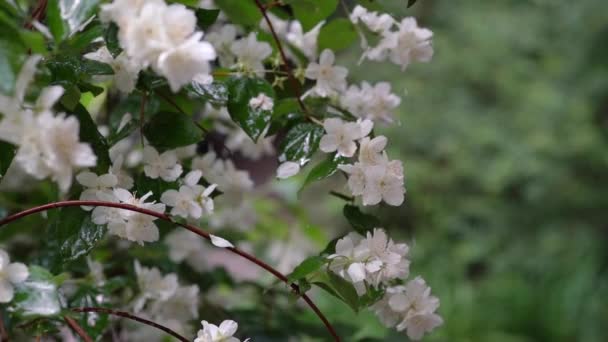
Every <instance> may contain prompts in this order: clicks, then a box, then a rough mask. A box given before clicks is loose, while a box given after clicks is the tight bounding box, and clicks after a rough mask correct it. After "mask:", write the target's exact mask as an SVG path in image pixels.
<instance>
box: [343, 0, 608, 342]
mask: <svg viewBox="0 0 608 342" xmlns="http://www.w3.org/2000/svg"><path fill="white" fill-rule="evenodd" d="M379 3H380V4H381V5H383V6H384V7H385V8H386V9H387V11H388V12H389V13H392V14H393V15H394V16H395V17H399V18H400V17H404V16H408V15H414V16H416V17H417V18H418V20H419V23H420V24H421V26H424V27H428V28H431V29H432V30H433V31H434V33H435V37H434V46H435V53H436V54H435V57H434V59H433V61H432V62H431V63H430V64H415V65H412V66H411V67H410V68H409V69H408V70H407V71H406V72H404V73H400V72H399V71H398V68H397V67H392V66H388V65H383V64H373V63H370V62H365V63H364V64H363V65H361V66H360V67H358V68H356V67H355V68H354V69H353V71H352V73H351V75H352V76H353V77H354V78H355V79H356V80H359V81H362V80H373V81H382V80H389V81H390V82H391V83H392V84H393V87H394V91H395V92H396V93H398V94H399V95H402V96H403V95H404V94H405V93H406V92H407V96H404V99H403V102H402V105H401V107H400V112H399V118H400V121H401V126H399V127H394V126H393V127H391V128H380V131H384V132H387V130H388V132H389V133H387V135H388V136H389V138H390V144H389V145H390V147H391V149H392V150H391V152H389V153H391V156H392V157H393V158H399V159H402V160H403V161H404V163H405V169H406V187H407V196H406V203H405V205H404V207H402V208H397V209H394V208H388V207H387V208H380V209H378V214H379V215H380V216H381V217H382V218H383V221H384V222H390V224H389V225H388V227H387V228H389V229H391V230H392V234H393V235H398V234H402V238H405V239H409V241H411V243H412V245H413V248H412V252H413V256H412V258H413V263H412V267H413V269H412V274H421V275H423V277H424V278H426V279H427V280H428V282H429V283H430V285H431V286H432V288H433V293H434V294H435V295H437V296H438V297H440V299H441V308H440V310H439V311H440V313H441V315H443V317H444V319H445V325H444V326H443V327H442V328H441V329H439V330H438V331H437V332H435V333H433V334H432V335H431V336H430V337H429V338H428V340H429V341H499V342H516V341H517V342H524V341H607V340H608V332H606V325H607V324H608V248H607V247H608V196H607V195H608V191H607V190H608V172H607V171H608V3H606V1H605V0H579V1H571V0H536V1H530V0H510V1H507V0H495V1H480V0H459V1H451V0H419V1H418V3H417V4H416V5H414V6H413V7H412V8H411V9H406V6H405V3H406V1H405V0H395V1H379ZM358 53H359V51H353V52H352V54H353V56H352V57H351V59H352V61H353V64H356V60H357V58H358ZM383 340H386V341H388V340H392V339H390V338H388V337H387V338H385V339H383ZM394 340H395V341H397V340H399V339H397V338H394Z"/></svg>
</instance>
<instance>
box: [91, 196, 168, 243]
mask: <svg viewBox="0 0 608 342" xmlns="http://www.w3.org/2000/svg"><path fill="white" fill-rule="evenodd" d="M98 196H99V197H103V198H100V199H103V200H104V201H108V202H116V203H124V204H130V205H134V206H136V207H140V208H144V209H147V210H152V211H156V212H158V213H164V212H165V205H164V204H162V203H154V202H146V200H147V199H148V198H149V197H150V196H152V192H148V193H147V194H145V195H144V196H142V197H141V198H137V197H135V196H134V195H133V194H131V193H130V192H129V191H127V190H125V189H120V188H116V189H114V191H113V194H112V195H105V194H103V193H98ZM156 219H157V218H156V217H154V216H150V215H146V214H142V213H139V212H135V211H131V210H126V209H118V208H108V207H96V208H95V209H94V210H93V214H92V220H93V222H94V223H95V224H107V225H108V232H109V233H111V234H114V235H118V236H119V237H121V238H123V239H127V240H130V241H134V242H137V243H139V244H141V245H143V243H144V242H154V241H157V240H158V237H159V233H158V227H157V226H156V224H155V223H154V221H155V220H156Z"/></svg>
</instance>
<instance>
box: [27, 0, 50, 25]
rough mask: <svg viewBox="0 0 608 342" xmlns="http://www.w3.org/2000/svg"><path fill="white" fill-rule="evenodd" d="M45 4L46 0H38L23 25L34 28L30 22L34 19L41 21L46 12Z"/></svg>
mask: <svg viewBox="0 0 608 342" xmlns="http://www.w3.org/2000/svg"><path fill="white" fill-rule="evenodd" d="M46 6H47V0H39V1H38V4H37V5H36V8H35V9H34V11H33V12H32V16H31V19H30V20H28V22H26V23H25V24H24V25H23V27H24V28H26V29H28V30H31V29H33V28H34V25H33V24H32V22H34V21H36V20H37V21H41V20H42V19H43V18H44V16H45V14H46V13H45V12H46Z"/></svg>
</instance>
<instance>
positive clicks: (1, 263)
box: [0, 249, 29, 303]
mask: <svg viewBox="0 0 608 342" xmlns="http://www.w3.org/2000/svg"><path fill="white" fill-rule="evenodd" d="M28 276H29V271H28V269H27V266H25V265H24V264H22V263H20V262H13V263H11V262H10V258H9V256H8V253H6V252H5V251H4V250H2V249H0V303H8V302H10V301H11V300H13V297H14V294H15V292H14V288H13V285H16V284H20V283H22V282H24V281H25V280H26V279H27V277H28Z"/></svg>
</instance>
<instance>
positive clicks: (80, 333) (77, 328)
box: [63, 316, 93, 342]
mask: <svg viewBox="0 0 608 342" xmlns="http://www.w3.org/2000/svg"><path fill="white" fill-rule="evenodd" d="M63 320H64V321H65V322H66V323H67V324H68V325H69V326H70V328H72V330H74V332H75V333H76V334H78V336H80V338H82V339H83V340H84V342H93V339H92V338H90V337H89V335H87V333H86V331H84V329H82V327H81V326H80V325H78V323H76V321H75V320H73V319H72V318H70V317H68V316H63Z"/></svg>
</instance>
